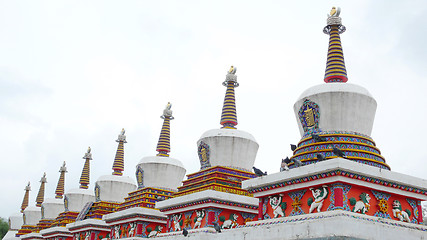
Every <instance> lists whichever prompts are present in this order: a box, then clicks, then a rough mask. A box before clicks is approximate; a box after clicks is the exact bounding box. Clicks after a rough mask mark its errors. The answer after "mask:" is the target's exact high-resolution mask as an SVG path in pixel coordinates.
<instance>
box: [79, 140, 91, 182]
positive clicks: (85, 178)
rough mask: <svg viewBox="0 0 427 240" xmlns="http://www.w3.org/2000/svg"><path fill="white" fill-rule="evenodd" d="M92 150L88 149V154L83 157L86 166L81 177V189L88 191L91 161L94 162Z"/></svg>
mask: <svg viewBox="0 0 427 240" xmlns="http://www.w3.org/2000/svg"><path fill="white" fill-rule="evenodd" d="M91 151H92V149H91V148H90V147H88V149H87V152H86V153H85V155H84V156H83V159H85V164H84V166H83V171H82V175H81V176H80V188H81V189H88V188H89V177H90V163H89V161H90V160H92V153H91Z"/></svg>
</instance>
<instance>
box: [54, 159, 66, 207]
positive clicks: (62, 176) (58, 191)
mask: <svg viewBox="0 0 427 240" xmlns="http://www.w3.org/2000/svg"><path fill="white" fill-rule="evenodd" d="M59 172H60V173H61V174H60V175H59V180H58V185H57V186H56V191H55V194H56V196H55V198H58V199H62V196H63V195H64V182H65V173H66V172H67V167H65V161H64V164H62V167H61V168H60V169H59Z"/></svg>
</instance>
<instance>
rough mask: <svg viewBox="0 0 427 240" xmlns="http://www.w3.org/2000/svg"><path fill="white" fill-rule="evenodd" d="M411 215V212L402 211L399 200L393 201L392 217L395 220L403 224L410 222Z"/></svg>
mask: <svg viewBox="0 0 427 240" xmlns="http://www.w3.org/2000/svg"><path fill="white" fill-rule="evenodd" d="M410 215H411V212H410V211H409V210H406V211H402V204H401V203H400V201H399V200H394V201H393V216H394V217H395V218H398V219H399V220H400V221H403V222H411V219H410V218H409V217H410Z"/></svg>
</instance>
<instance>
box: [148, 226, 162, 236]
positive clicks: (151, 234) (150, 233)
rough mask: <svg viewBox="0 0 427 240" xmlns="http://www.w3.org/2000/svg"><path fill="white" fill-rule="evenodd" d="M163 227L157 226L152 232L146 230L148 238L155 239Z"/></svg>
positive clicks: (149, 229)
mask: <svg viewBox="0 0 427 240" xmlns="http://www.w3.org/2000/svg"><path fill="white" fill-rule="evenodd" d="M162 229H163V227H162V226H160V225H158V226H156V228H154V230H151V228H150V227H149V228H147V232H149V234H148V237H149V238H150V237H155V236H157V234H159V233H161V232H162Z"/></svg>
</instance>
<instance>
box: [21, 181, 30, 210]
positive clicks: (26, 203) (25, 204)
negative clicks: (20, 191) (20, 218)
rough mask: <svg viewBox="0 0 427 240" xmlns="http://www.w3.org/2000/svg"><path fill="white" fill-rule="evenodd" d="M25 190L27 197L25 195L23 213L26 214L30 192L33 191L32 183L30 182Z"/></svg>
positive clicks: (22, 206)
mask: <svg viewBox="0 0 427 240" xmlns="http://www.w3.org/2000/svg"><path fill="white" fill-rule="evenodd" d="M24 190H25V195H24V199H23V200H22V205H21V212H24V210H25V208H27V207H28V200H29V198H30V191H31V186H30V182H28V184H27V186H26V187H25V189H24Z"/></svg>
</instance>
